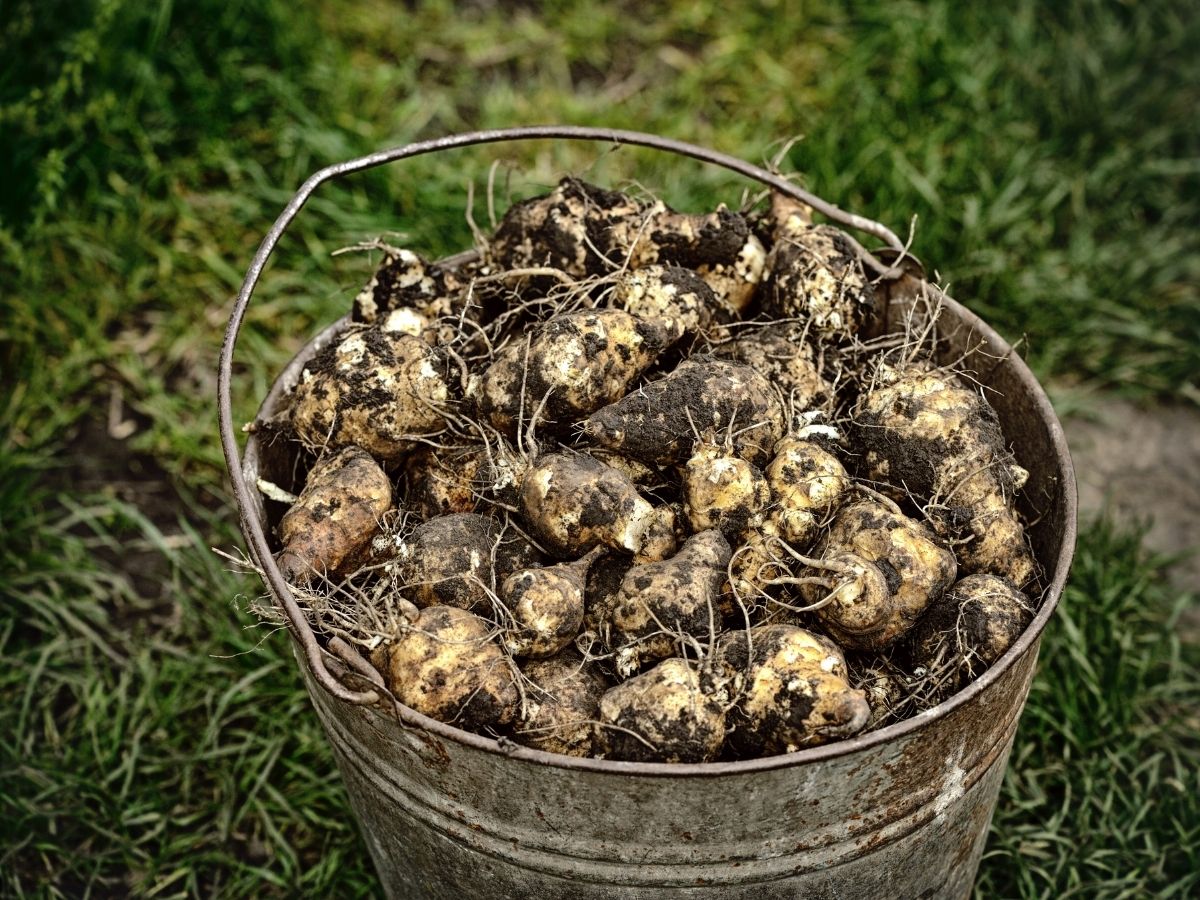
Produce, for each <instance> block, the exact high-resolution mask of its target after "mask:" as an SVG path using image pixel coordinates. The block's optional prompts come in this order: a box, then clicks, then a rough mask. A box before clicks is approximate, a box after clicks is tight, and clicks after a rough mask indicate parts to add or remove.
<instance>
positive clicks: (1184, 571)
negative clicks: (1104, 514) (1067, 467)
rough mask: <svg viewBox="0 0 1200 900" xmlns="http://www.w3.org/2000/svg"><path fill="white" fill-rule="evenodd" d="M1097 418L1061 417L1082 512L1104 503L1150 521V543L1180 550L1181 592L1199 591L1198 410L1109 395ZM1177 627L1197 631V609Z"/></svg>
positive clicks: (1175, 571) (1174, 572)
mask: <svg viewBox="0 0 1200 900" xmlns="http://www.w3.org/2000/svg"><path fill="white" fill-rule="evenodd" d="M1094 409H1095V413H1094V416H1091V417H1088V418H1084V417H1079V416H1075V417H1068V418H1067V419H1066V420H1065V421H1064V422H1063V427H1064V428H1065V429H1066V432H1067V443H1068V445H1069V446H1070V448H1071V456H1072V458H1073V459H1074V461H1075V472H1076V477H1077V479H1078V482H1079V506H1080V514H1081V515H1082V516H1084V517H1086V516H1089V515H1094V514H1095V513H1097V512H1099V511H1100V510H1102V509H1105V508H1106V507H1107V508H1109V509H1111V510H1112V511H1113V512H1114V513H1116V514H1117V515H1118V516H1119V517H1121V518H1122V519H1130V520H1138V521H1144V522H1147V523H1148V524H1149V525H1150V530H1149V532H1148V533H1147V535H1146V544H1147V546H1148V547H1149V548H1150V549H1152V550H1154V551H1157V552H1160V553H1168V554H1172V555H1176V554H1178V555H1181V558H1180V559H1179V561H1178V562H1177V563H1176V564H1175V565H1174V566H1173V567H1172V569H1171V577H1172V581H1173V582H1174V583H1175V585H1176V586H1177V587H1179V588H1181V589H1183V590H1187V591H1192V592H1200V410H1197V409H1195V408H1192V407H1184V406H1158V407H1154V408H1150V409H1143V408H1141V407H1138V406H1136V405H1134V404H1132V403H1129V402H1128V401H1125V400H1119V399H1116V398H1111V397H1110V398H1106V399H1105V400H1104V402H1103V403H1102V404H1097V405H1096V406H1095V407H1094ZM1181 625H1182V628H1183V629H1184V630H1185V631H1186V632H1187V633H1188V634H1189V635H1197V634H1200V607H1196V606H1193V607H1192V609H1191V610H1189V613H1188V615H1187V616H1186V622H1185V623H1181Z"/></svg>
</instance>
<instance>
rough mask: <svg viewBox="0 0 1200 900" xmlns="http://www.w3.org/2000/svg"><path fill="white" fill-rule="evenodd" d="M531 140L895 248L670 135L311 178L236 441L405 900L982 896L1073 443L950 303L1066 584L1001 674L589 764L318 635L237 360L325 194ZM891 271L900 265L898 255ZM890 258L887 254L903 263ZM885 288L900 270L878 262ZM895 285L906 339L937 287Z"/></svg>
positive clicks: (368, 812)
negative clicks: (761, 754) (704, 187)
mask: <svg viewBox="0 0 1200 900" xmlns="http://www.w3.org/2000/svg"><path fill="white" fill-rule="evenodd" d="M530 138H543V139H569V140H579V139H585V140H600V141H607V142H610V143H615V144H636V145H641V146H649V147H655V148H658V149H662V150H667V151H670V152H674V153H679V154H682V155H685V156H690V157H692V158H694V159H698V160H701V161H703V162H706V163H711V164H716V165H720V166H724V167H725V168H728V169H731V170H733V171H736V172H740V173H742V174H744V175H746V176H748V177H749V178H752V179H754V180H756V181H759V182H761V183H763V184H766V185H769V186H770V187H772V188H774V189H775V190H780V191H782V192H784V193H786V194H790V195H791V196H794V197H796V198H797V199H800V200H803V201H804V202H807V203H809V205H811V206H813V207H814V208H815V209H817V210H818V211H819V212H821V213H823V214H825V215H827V216H829V217H830V218H832V219H834V220H836V221H839V222H842V223H843V224H846V225H848V226H850V227H852V228H857V229H859V230H860V231H865V232H867V233H870V234H873V235H875V236H876V237H879V238H881V239H883V240H884V241H885V242H886V243H887V244H888V245H889V246H890V247H891V248H893V256H892V258H895V256H896V253H895V251H899V250H900V247H901V245H900V242H899V240H898V239H896V237H895V235H893V234H892V233H891V232H890V231H888V230H887V229H886V228H884V227H883V226H882V225H879V224H878V223H874V222H870V221H868V220H865V219H861V218H859V217H857V216H852V215H850V214H847V213H844V212H843V211H841V210H839V209H837V208H836V207H833V206H831V205H830V204H828V203H825V202H824V201H821V200H820V199H819V198H815V197H813V196H811V195H809V194H807V193H806V192H804V191H802V190H800V189H798V188H796V187H795V186H794V185H791V184H789V183H787V182H786V181H783V180H782V179H781V178H779V177H778V176H775V175H774V174H772V173H770V172H767V171H765V170H763V169H760V168H758V167H756V166H753V165H750V164H748V163H746V162H743V161H741V160H737V159H734V158H732V157H728V156H724V155H722V154H719V153H715V152H713V151H710V150H705V149H703V148H699V147H694V146H691V145H687V144H682V143H679V142H677V141H672V140H668V139H664V138H660V137H656V136H653V135H645V134H639V133H635V132H620V131H609V130H602V129H591V128H570V127H542V128H527V129H509V130H504V131H492V132H480V133H474V134H467V135H461V136H456V137H451V138H445V139H442V140H437V141H428V142H424V143H420V144H413V145H410V146H407V147H403V148H399V149H396V150H391V151H386V152H383V153H379V154H375V155H373V156H369V157H364V158H362V159H359V160H354V161H351V162H347V163H343V164H340V165H336V166H331V167H329V168H327V169H323V170H322V171H320V172H318V173H317V174H316V175H314V176H313V177H312V178H310V179H309V180H308V181H307V182H306V183H305V184H304V186H303V187H302V188H301V190H300V192H299V193H298V194H297V195H296V197H295V198H294V199H293V200H292V202H291V203H290V204H289V205H288V207H287V209H286V210H285V211H284V213H283V214H282V215H281V216H280V218H279V219H278V221H277V222H276V223H275V225H274V226H273V227H272V229H271V231H270V233H269V234H268V236H267V238H266V240H264V242H263V245H262V247H260V249H259V251H258V254H257V255H256V257H255V259H254V262H253V263H252V265H251V267H250V270H249V272H248V274H247V276H246V281H245V283H244V284H243V286H242V290H241V293H240V295H239V297H238V302H237V305H236V308H235V310H234V312H233V315H232V316H231V318H230V322H229V329H228V332H227V334H226V340H225V346H224V348H223V350H222V356H221V365H220V388H219V389H220V405H221V436H222V441H223V444H224V449H225V454H226V458H227V461H228V464H229V472H230V478H231V480H232V482H233V486H234V491H235V494H236V496H237V500H238V504H239V508H240V512H241V517H242V528H243V533H244V534H245V536H246V539H247V541H248V543H249V546H250V549H251V552H252V554H253V555H254V558H255V559H256V561H257V562H258V564H259V566H260V567H261V568H262V570H263V572H264V574H265V578H266V581H267V583H268V586H269V588H270V590H271V592H272V594H273V595H274V597H275V598H276V600H277V601H278V602H279V603H280V605H281V606H282V607H283V609H284V611H285V612H286V613H287V615H288V618H289V621H290V623H291V632H292V635H293V637H294V638H295V639H296V643H295V646H296V649H297V656H298V659H300V662H301V666H300V668H301V673H302V676H303V678H304V682H305V684H306V686H307V687H308V691H309V693H310V695H311V697H312V700H313V705H314V706H315V707H316V710H317V713H318V715H319V716H320V718H321V722H322V724H323V725H324V727H325V730H326V733H327V734H328V736H329V739H330V741H331V743H332V745H333V748H334V752H335V755H336V757H337V760H338V765H339V767H340V769H341V772H342V777H343V778H344V779H345V782H346V786H347V789H348V791H349V794H350V798H351V802H352V804H353V806H354V810H355V813H356V814H357V816H358V819H359V822H360V825H361V827H362V831H363V835H364V837H365V838H366V841H367V845H368V847H369V848H370V852H371V855H372V857H373V859H374V862H375V865H376V868H377V869H378V871H379V875H380V878H381V880H382V882H383V885H384V887H385V889H386V891H387V894H388V896H390V897H413V898H417V897H421V898H464V897H480V898H484V897H487V898H498V897H536V898H580V897H597V898H599V897H604V898H615V897H630V898H634V897H637V898H643V897H646V898H648V897H664V896H668V895H669V896H672V897H692V896H695V897H706V898H715V897H721V898H725V897H730V898H738V897H745V898H755V900H762V898H764V897H805V898H860V897H861V898H873V897H887V898H935V897H936V898H942V897H945V898H960V897H966V896H968V895H969V894H970V891H971V887H972V884H973V883H974V879H975V872H976V868H977V866H978V864H979V858H980V854H981V853H982V851H983V845H984V841H985V838H986V835H987V831H988V824H989V822H990V820H991V817H992V811H993V809H994V808H995V805H996V798H997V795H998V794H999V790H1000V783H1001V780H1002V778H1003V775H1004V769H1005V765H1006V763H1007V760H1008V754H1009V751H1010V749H1011V747H1012V741H1013V735H1014V733H1015V731H1016V727H1017V722H1018V719H1019V717H1020V714H1021V710H1022V708H1023V707H1024V704H1025V699H1026V696H1027V694H1028V691H1029V683H1030V679H1031V677H1032V675H1033V671H1034V666H1035V663H1036V661H1037V653H1038V645H1039V643H1040V639H1041V634H1042V630H1043V628H1045V626H1046V623H1047V621H1048V620H1049V618H1050V616H1051V615H1052V614H1053V612H1054V608H1055V606H1056V605H1057V603H1058V600H1059V597H1060V596H1061V593H1062V589H1063V585H1064V584H1065V582H1066V578H1067V571H1068V569H1069V566H1070V562H1071V556H1072V553H1073V551H1074V546H1075V527H1076V523H1075V519H1076V496H1075V478H1074V472H1073V470H1072V467H1071V459H1070V456H1069V455H1068V453H1067V447H1066V442H1065V439H1064V436H1063V431H1062V427H1061V426H1060V424H1059V422H1058V420H1057V418H1056V417H1055V415H1054V412H1053V410H1052V409H1051V407H1050V403H1049V401H1048V400H1047V399H1046V395H1045V394H1044V393H1043V391H1042V389H1041V387H1040V386H1039V385H1038V383H1037V381H1036V380H1035V379H1034V377H1033V375H1032V373H1031V372H1030V371H1029V369H1028V368H1027V367H1026V366H1025V364H1024V363H1023V362H1022V361H1021V359H1020V358H1019V357H1018V356H1016V355H1015V354H1014V353H1013V352H1012V348H1011V347H1010V346H1009V345H1008V344H1007V343H1005V342H1004V340H1002V339H1001V338H1000V337H999V336H998V335H997V334H996V333H995V332H994V331H992V329H991V328H989V327H988V326H987V325H986V324H984V323H983V322H982V321H981V320H980V319H979V318H978V317H976V316H975V315H973V314H972V313H971V312H969V311H968V310H966V309H964V308H963V307H962V306H960V305H959V304H958V303H956V302H954V301H953V300H951V299H950V298H948V297H944V296H943V295H940V293H939V294H938V295H937V296H938V297H939V299H941V300H942V302H943V304H944V311H943V314H942V319H941V329H942V331H943V332H944V334H945V336H946V338H947V345H948V346H947V349H946V352H947V353H948V354H950V355H951V356H953V357H957V356H959V355H962V354H966V357H967V359H966V362H967V365H969V366H971V367H972V368H973V369H974V370H975V371H977V372H979V373H982V375H983V376H984V378H985V380H986V381H987V383H988V384H989V385H990V386H991V387H992V388H993V389H994V390H995V393H994V394H991V395H990V396H991V399H992V402H993V404H994V405H995V406H996V408H997V410H998V412H999V413H1000V417H1001V419H1002V421H1003V423H1004V431H1005V436H1006V438H1007V439H1008V441H1009V442H1010V443H1011V445H1012V446H1013V447H1014V449H1015V452H1016V455H1017V459H1018V461H1019V462H1020V463H1021V465H1023V466H1024V467H1026V468H1027V469H1028V470H1029V472H1030V478H1029V482H1028V484H1027V486H1026V489H1025V492H1024V498H1025V499H1024V501H1023V502H1025V503H1026V504H1027V509H1026V510H1025V511H1026V513H1027V514H1028V518H1029V520H1030V521H1034V522H1035V524H1034V525H1033V526H1032V527H1031V529H1030V537H1031V540H1032V543H1033V547H1034V550H1035V553H1036V555H1037V557H1038V559H1039V561H1040V562H1041V564H1042V565H1043V567H1044V568H1045V572H1046V583H1047V584H1048V587H1047V589H1046V592H1045V595H1044V597H1043V599H1042V604H1041V607H1040V609H1039V611H1038V613H1037V615H1036V617H1035V618H1034V620H1033V622H1032V623H1031V624H1030V626H1029V628H1028V629H1027V630H1026V631H1025V633H1024V634H1023V635H1022V636H1021V638H1020V639H1019V640H1018V641H1017V643H1016V645H1015V646H1013V647H1012V648H1011V649H1010V650H1009V651H1008V653H1006V654H1005V655H1004V656H1003V657H1002V658H1001V659H1000V660H999V661H998V662H997V663H996V664H995V665H993V666H992V667H991V668H990V669H989V670H988V671H987V672H986V673H984V675H983V676H982V677H981V678H979V679H978V680H977V681H976V682H974V683H973V684H972V685H970V686H969V687H968V688H967V689H966V690H964V691H962V692H961V693H959V694H957V695H956V696H954V697H953V698H951V699H950V700H948V701H946V702H945V703H942V704H941V705H940V706H937V707H935V708H933V709H930V710H928V711H926V712H924V713H921V714H920V715H918V716H916V717H915V718H912V719H909V720H906V721H904V722H900V723H898V724H895V725H891V726H889V727H887V728H883V729H881V730H879V731H875V732H872V733H870V734H867V735H864V736H861V737H858V738H854V739H852V740H848V741H843V742H840V743H836V744H832V745H828V746H824V747H818V748H815V749H810V750H803V751H800V752H798V753H792V754H788V755H784V756H774V757H769V758H766V759H758V760H750V761H744V762H732V763H703V764H691V765H668V764H645V763H626V762H614V761H607V760H596V759H574V758H570V757H564V756H558V755H555V754H549V753H544V752H541V751H538V750H532V749H529V748H526V747H520V746H517V745H515V744H512V743H510V742H505V741H497V740H491V739H489V738H485V737H481V736H479V735H475V734H470V733H467V732H464V731H460V730H458V729H457V728H454V727H452V726H450V725H445V724H442V723H441V722H437V721H434V720H433V719H429V718H427V717H425V716H423V715H421V714H419V713H417V712H414V711H413V710H411V709H408V708H407V707H404V706H401V705H400V704H398V703H395V702H394V701H391V700H390V699H387V698H385V697H384V696H383V695H382V692H381V691H376V690H375V689H374V687H373V685H372V683H371V680H370V678H371V676H372V674H373V673H372V672H371V671H370V670H369V668H368V667H365V666H363V665H362V664H361V661H359V660H357V659H356V658H355V656H354V655H353V654H346V653H342V655H341V658H339V657H338V656H336V655H334V654H333V653H331V652H330V648H328V647H326V646H323V645H322V644H321V642H320V641H318V639H317V638H316V637H315V636H314V635H313V633H312V631H311V630H310V629H309V627H308V625H307V624H306V623H305V620H304V617H303V615H302V613H301V612H300V610H299V609H298V607H297V606H296V602H295V600H294V598H293V597H292V595H291V594H290V592H289V591H288V589H287V586H286V584H285V583H284V581H283V578H282V576H281V575H280V573H279V570H278V568H277V567H276V566H275V564H274V562H273V560H272V549H273V548H272V546H271V543H270V540H269V539H268V537H267V534H268V532H269V529H270V528H271V526H272V525H273V524H274V521H273V519H274V518H275V516H274V515H269V514H268V510H267V509H266V507H265V504H264V500H263V498H262V497H261V495H260V494H259V492H258V491H257V490H254V489H253V486H254V485H255V484H256V481H257V479H258V477H259V476H260V475H262V476H264V477H266V478H268V479H271V480H281V481H286V477H285V476H286V472H285V470H284V469H285V466H287V465H289V460H288V459H287V456H286V454H285V453H283V452H282V451H281V450H280V449H279V448H277V447H268V446H265V445H264V444H263V443H261V442H260V441H259V440H258V439H257V438H256V437H255V436H254V435H253V434H252V435H251V436H250V438H249V440H248V442H247V444H246V449H245V456H244V460H243V459H242V458H240V457H239V452H238V447H237V443H236V438H235V432H234V426H233V421H232V417H231V406H230V395H229V389H230V378H231V371H232V360H233V350H234V344H235V342H236V339H237V335H238V331H239V329H240V326H241V322H242V318H243V316H244V314H245V310H246V306H247V304H248V303H249V301H250V297H251V294H252V292H253V290H254V286H255V284H256V283H257V281H258V278H259V276H260V275H261V273H262V270H263V267H264V265H265V263H266V261H267V259H268V257H269V256H270V254H271V252H272V250H273V249H274V247H275V244H276V243H277V242H278V240H279V238H280V236H281V235H282V234H283V232H284V230H285V229H286V228H287V226H288V224H289V223H290V222H291V220H292V219H293V218H294V217H295V216H296V214H297V213H298V212H299V210H300V208H301V207H302V206H303V205H304V203H305V202H306V200H307V199H308V197H309V196H310V195H311V194H312V193H313V191H314V190H315V189H316V187H317V186H318V185H320V184H321V183H322V182H324V181H327V180H329V179H331V178H336V177H339V176H342V175H345V174H348V173H351V172H356V171H361V170H363V169H367V168H370V167H373V166H377V165H381V164H383V163H387V162H392V161H395V160H398V159H403V158H406V157H410V156H416V155H420V154H422V153H429V152H433V151H437V150H442V149H448V148H451V147H461V146H467V145H471V144H478V143H488V142H495V141H505V140H521V139H530ZM880 255H881V256H882V255H884V254H880ZM885 258H886V257H885ZM879 265H880V268H881V269H886V268H887V267H886V266H885V265H884V264H883V263H880V264H879ZM889 278H891V291H890V294H891V304H892V312H893V313H894V318H895V320H897V321H898V319H899V316H900V315H901V314H902V313H903V311H904V310H905V309H906V308H907V307H908V306H910V305H911V303H912V302H913V300H914V297H915V296H916V295H917V293H918V292H919V289H922V288H923V289H925V290H926V291H934V292H936V289H934V288H931V287H929V286H927V285H923V283H922V282H921V281H920V278H919V275H914V274H911V273H909V274H904V275H902V276H900V275H899V274H898V273H897V272H896V271H895V270H893V271H891V272H890V274H889ZM345 322H346V320H345V319H343V320H341V321H339V322H337V323H335V324H334V325H332V326H330V327H329V328H327V329H326V330H325V331H324V332H322V333H321V334H320V335H318V336H317V337H316V338H315V339H314V340H313V341H312V342H310V343H309V344H308V345H307V346H306V347H305V348H304V350H302V351H301V353H300V354H299V355H298V356H297V357H296V358H295V359H294V360H293V361H292V363H291V364H290V365H289V366H288V368H287V369H286V370H285V371H284V372H283V373H282V375H281V376H280V378H279V379H278V380H277V381H276V383H275V385H274V387H273V388H272V390H271V391H270V393H269V394H268V396H267V398H266V400H265V401H264V403H263V405H262V409H261V411H260V413H259V417H260V419H266V418H269V417H270V416H271V415H272V414H273V413H274V412H275V411H276V409H277V408H278V407H279V405H280V402H281V399H282V398H283V396H284V394H285V393H286V391H287V389H288V388H289V387H290V386H291V385H292V384H294V383H295V380H296V379H297V378H298V376H299V373H300V370H301V369H302V367H303V365H304V363H305V361H306V360H307V359H309V358H310V357H311V356H312V354H313V353H315V352H316V350H317V349H318V348H319V347H320V346H321V345H322V344H324V343H325V342H327V341H329V340H330V339H331V338H332V337H333V336H334V335H335V334H336V333H337V332H338V331H339V330H340V329H341V328H342V327H344V325H345Z"/></svg>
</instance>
